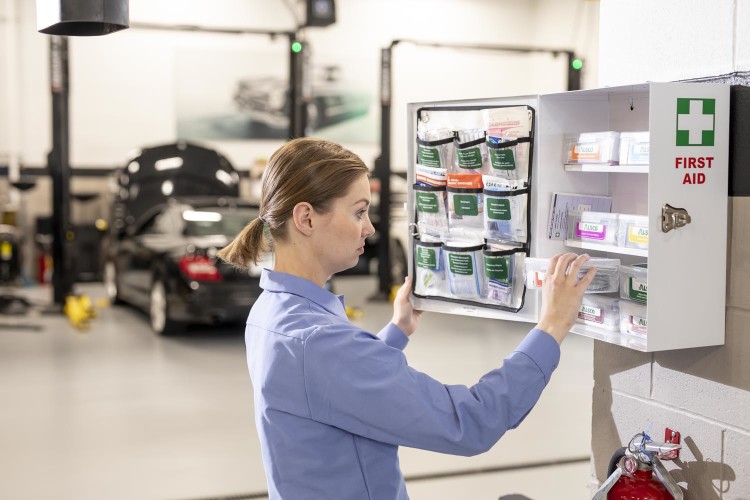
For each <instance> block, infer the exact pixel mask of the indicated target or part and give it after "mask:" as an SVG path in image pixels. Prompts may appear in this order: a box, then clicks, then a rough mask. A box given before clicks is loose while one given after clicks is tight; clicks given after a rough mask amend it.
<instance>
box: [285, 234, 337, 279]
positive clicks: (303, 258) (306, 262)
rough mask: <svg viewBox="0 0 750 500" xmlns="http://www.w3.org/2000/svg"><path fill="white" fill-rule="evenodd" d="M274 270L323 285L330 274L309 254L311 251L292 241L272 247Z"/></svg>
mask: <svg viewBox="0 0 750 500" xmlns="http://www.w3.org/2000/svg"><path fill="white" fill-rule="evenodd" d="M274 250H275V251H274V254H275V255H274V257H275V263H274V266H273V269H274V271H278V272H281V273H287V274H291V275H294V276H299V277H300V278H305V279H306V280H309V281H312V282H313V283H315V284H317V285H319V286H321V287H323V286H324V285H325V283H326V281H328V279H329V278H330V276H329V275H328V274H327V273H326V272H325V271H324V270H323V269H321V266H320V264H319V263H318V262H317V261H316V260H315V259H311V258H310V257H309V256H310V255H311V253H310V252H309V251H306V249H303V248H301V247H300V246H298V245H297V244H295V243H294V242H289V243H282V244H278V243H277V245H276V247H275V249H274Z"/></svg>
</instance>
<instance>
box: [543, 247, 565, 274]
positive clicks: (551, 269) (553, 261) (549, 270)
mask: <svg viewBox="0 0 750 500" xmlns="http://www.w3.org/2000/svg"><path fill="white" fill-rule="evenodd" d="M560 256H562V254H561V253H558V254H557V255H555V256H554V257H552V258H551V259H550V261H549V266H547V275H546V276H545V277H544V279H545V280H547V278H548V277H549V276H552V275H554V274H555V268H556V267H557V261H558V260H560Z"/></svg>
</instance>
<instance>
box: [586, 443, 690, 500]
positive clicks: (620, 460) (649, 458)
mask: <svg viewBox="0 0 750 500" xmlns="http://www.w3.org/2000/svg"><path fill="white" fill-rule="evenodd" d="M665 434H666V436H665V442H664V443H662V444H659V443H655V442H654V441H652V440H651V438H650V437H649V436H648V435H647V434H646V433H645V432H642V433H640V434H636V435H635V436H633V439H631V440H630V443H629V444H628V446H627V447H625V448H620V449H618V450H617V451H616V452H615V453H614V455H612V459H611V460H610V461H609V469H608V470H607V476H608V477H607V480H606V481H604V484H602V487H601V488H599V491H597V492H596V494H595V495H594V498H593V499H592V500H605V499H606V500H683V494H682V489H681V488H680V487H679V486H678V485H677V483H676V482H675V480H674V479H673V478H672V476H671V474H669V471H667V469H666V468H665V467H664V464H662V463H661V461H662V460H674V459H676V458H678V456H679V450H680V448H681V447H682V445H680V444H679V442H680V433H679V432H674V431H672V430H671V429H667V430H666V433H665Z"/></svg>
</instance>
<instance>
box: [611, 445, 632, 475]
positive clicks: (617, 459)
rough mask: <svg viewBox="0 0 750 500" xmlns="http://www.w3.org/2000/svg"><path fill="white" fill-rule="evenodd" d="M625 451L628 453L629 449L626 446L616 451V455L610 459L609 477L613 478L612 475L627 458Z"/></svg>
mask: <svg viewBox="0 0 750 500" xmlns="http://www.w3.org/2000/svg"><path fill="white" fill-rule="evenodd" d="M625 451H627V448H625V447H624V446H623V447H622V448H618V449H617V450H615V453H614V455H612V458H610V459H609V468H607V477H609V476H611V475H612V473H613V472H614V471H615V469H616V468H617V464H618V463H619V462H620V459H621V458H622V457H624V456H625Z"/></svg>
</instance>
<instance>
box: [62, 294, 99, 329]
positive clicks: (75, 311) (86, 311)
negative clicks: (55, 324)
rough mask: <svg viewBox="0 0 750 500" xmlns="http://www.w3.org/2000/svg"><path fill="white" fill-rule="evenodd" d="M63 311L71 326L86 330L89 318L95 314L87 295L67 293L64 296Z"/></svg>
mask: <svg viewBox="0 0 750 500" xmlns="http://www.w3.org/2000/svg"><path fill="white" fill-rule="evenodd" d="M63 312H64V313H65V315H66V316H67V317H68V319H69V320H70V322H71V323H72V324H73V326H74V327H76V328H78V329H79V330H88V328H89V326H90V321H91V318H95V317H96V316H97V312H96V310H95V309H94V308H93V307H92V306H91V299H89V297H88V295H68V296H67V297H65V306H64V307H63Z"/></svg>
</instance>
